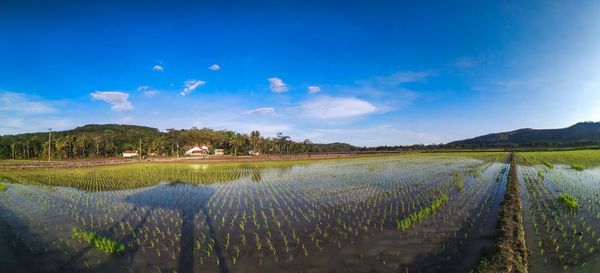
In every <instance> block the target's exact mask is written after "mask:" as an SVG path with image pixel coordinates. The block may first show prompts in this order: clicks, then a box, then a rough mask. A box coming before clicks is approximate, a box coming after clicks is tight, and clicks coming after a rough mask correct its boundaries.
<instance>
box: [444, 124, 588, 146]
mask: <svg viewBox="0 0 600 273" xmlns="http://www.w3.org/2000/svg"><path fill="white" fill-rule="evenodd" d="M591 144H600V122H591V121H587V122H579V123H577V124H575V125H572V126H570V127H567V128H560V129H531V128H524V129H518V130H514V131H510V132H501V133H493V134H487V135H483V136H478V137H474V138H469V139H464V140H458V141H453V142H450V143H448V144H447V145H448V146H480V147H498V146H562V145H591Z"/></svg>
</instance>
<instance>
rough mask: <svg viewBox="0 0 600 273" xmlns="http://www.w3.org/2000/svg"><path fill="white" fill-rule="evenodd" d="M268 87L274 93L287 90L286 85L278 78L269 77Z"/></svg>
mask: <svg viewBox="0 0 600 273" xmlns="http://www.w3.org/2000/svg"><path fill="white" fill-rule="evenodd" d="M268 80H269V88H271V91H273V92H275V93H283V92H287V91H288V88H287V85H286V84H285V83H284V82H283V80H282V79H280V78H269V79H268Z"/></svg>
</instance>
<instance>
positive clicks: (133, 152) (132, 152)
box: [123, 150, 139, 157]
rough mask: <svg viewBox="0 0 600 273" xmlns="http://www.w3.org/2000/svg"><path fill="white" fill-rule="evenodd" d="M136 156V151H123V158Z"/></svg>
mask: <svg viewBox="0 0 600 273" xmlns="http://www.w3.org/2000/svg"><path fill="white" fill-rule="evenodd" d="M138 155H139V154H138V151H136V150H127V151H123V157H137V156H138Z"/></svg>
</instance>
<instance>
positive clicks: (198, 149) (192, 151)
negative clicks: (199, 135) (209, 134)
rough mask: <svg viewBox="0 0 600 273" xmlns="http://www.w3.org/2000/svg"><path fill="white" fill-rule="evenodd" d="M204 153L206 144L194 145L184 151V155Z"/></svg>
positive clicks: (205, 152)
mask: <svg viewBox="0 0 600 273" xmlns="http://www.w3.org/2000/svg"><path fill="white" fill-rule="evenodd" d="M206 154H208V147H206V145H203V146H202V147H198V146H194V147H193V148H191V149H189V150H187V151H186V152H185V155H186V156H200V155H206Z"/></svg>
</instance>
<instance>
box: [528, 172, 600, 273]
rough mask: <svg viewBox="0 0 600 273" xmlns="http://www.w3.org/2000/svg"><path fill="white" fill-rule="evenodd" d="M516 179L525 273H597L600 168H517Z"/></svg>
mask: <svg viewBox="0 0 600 273" xmlns="http://www.w3.org/2000/svg"><path fill="white" fill-rule="evenodd" d="M519 181H520V182H521V188H523V189H524V190H523V191H522V194H523V196H524V199H523V200H524V209H525V212H524V214H525V215H524V219H525V230H526V239H527V247H528V249H529V250H530V256H529V265H530V266H529V272H531V273H542V272H543V273H553V272H557V273H558V272H590V273H592V272H600V255H599V254H600V233H599V232H600V169H598V168H592V169H584V170H578V169H577V168H573V167H572V166H568V165H556V166H554V165H552V164H547V165H543V164H539V165H533V166H522V167H521V168H520V174H519ZM561 195H566V196H572V197H573V198H574V200H575V202H576V203H575V204H571V205H570V204H568V203H567V202H565V201H564V200H562V199H561V198H560V196H561Z"/></svg>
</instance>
